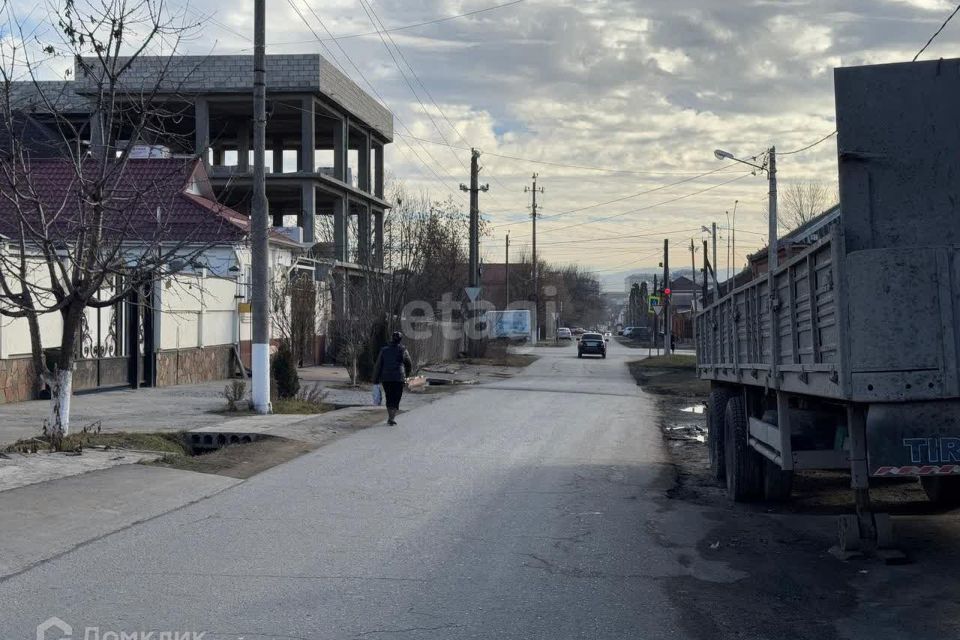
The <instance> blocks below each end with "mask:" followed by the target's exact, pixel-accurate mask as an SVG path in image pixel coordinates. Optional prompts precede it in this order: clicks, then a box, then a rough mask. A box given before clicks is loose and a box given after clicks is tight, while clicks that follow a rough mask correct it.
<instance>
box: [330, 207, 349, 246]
mask: <svg viewBox="0 0 960 640" xmlns="http://www.w3.org/2000/svg"><path fill="white" fill-rule="evenodd" d="M349 219H350V201H349V200H348V199H347V198H346V197H341V198H339V199H337V200H336V201H335V202H334V205H333V257H334V258H335V259H337V260H339V261H341V262H346V261H347V253H348V252H347V249H348V247H347V221H348V220H349Z"/></svg>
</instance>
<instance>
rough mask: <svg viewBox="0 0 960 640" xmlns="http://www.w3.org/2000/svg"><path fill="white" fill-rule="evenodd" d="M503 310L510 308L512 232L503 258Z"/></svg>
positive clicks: (508, 237)
mask: <svg viewBox="0 0 960 640" xmlns="http://www.w3.org/2000/svg"><path fill="white" fill-rule="evenodd" d="M503 288H504V289H505V291H504V292H503V308H504V309H506V308H507V307H509V306H510V232H509V231H507V247H506V250H505V252H504V256H503Z"/></svg>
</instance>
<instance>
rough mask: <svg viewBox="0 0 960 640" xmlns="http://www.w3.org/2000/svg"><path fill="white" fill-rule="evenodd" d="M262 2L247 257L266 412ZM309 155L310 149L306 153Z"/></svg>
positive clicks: (259, 386)
mask: <svg viewBox="0 0 960 640" xmlns="http://www.w3.org/2000/svg"><path fill="white" fill-rule="evenodd" d="M266 12H267V8H266V0H255V1H254V7H253V24H254V26H253V202H252V211H251V213H252V215H251V220H250V227H251V228H250V254H251V262H252V263H253V264H252V271H253V273H252V276H253V278H252V279H253V348H252V354H251V356H252V357H251V363H250V364H251V365H252V366H251V375H252V377H253V389H252V394H251V395H252V400H253V409H254V411H256V412H257V413H260V414H264V413H270V411H271V407H270V309H269V305H268V302H267V300H268V292H267V287H268V283H267V278H268V275H269V274H268V266H267V263H268V262H269V246H268V244H267V225H268V220H267V194H266V165H265V162H266V157H265V156H266V144H267V136H266V133H267V78H266V76H267V68H266V67H267V65H266V62H267V55H266V21H267V20H266ZM310 152H311V153H312V150H310Z"/></svg>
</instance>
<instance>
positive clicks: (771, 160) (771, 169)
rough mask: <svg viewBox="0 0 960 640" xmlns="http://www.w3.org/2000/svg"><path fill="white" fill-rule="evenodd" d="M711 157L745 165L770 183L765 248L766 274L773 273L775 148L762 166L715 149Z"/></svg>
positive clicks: (774, 262) (775, 191)
mask: <svg viewBox="0 0 960 640" xmlns="http://www.w3.org/2000/svg"><path fill="white" fill-rule="evenodd" d="M713 155H714V157H715V158H716V159H717V160H733V161H734V162H739V163H741V164H745V165H747V166H750V167H753V168H754V169H757V170H759V171H766V172H767V179H768V180H769V182H770V194H769V206H768V207H767V208H768V209H769V213H770V216H769V220H768V223H769V233H768V234H767V237H768V240H769V246H768V247H767V272H769V273H773V270H774V269H776V268H777V148H776V147H770V148H769V149H768V150H767V161H766V162H765V163H764V164H763V165H759V164H756V163H754V162H749V161H747V160H741V159H740V158H737V157H736V156H734V155H733V154H732V153H730V152H729V151H724V150H722V149H716V150H715V151H714V152H713ZM752 160H756V158H752ZM754 175H756V172H754Z"/></svg>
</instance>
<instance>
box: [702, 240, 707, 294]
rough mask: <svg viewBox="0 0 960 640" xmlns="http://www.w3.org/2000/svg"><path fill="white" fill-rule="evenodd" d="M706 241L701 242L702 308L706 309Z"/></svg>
mask: <svg viewBox="0 0 960 640" xmlns="http://www.w3.org/2000/svg"><path fill="white" fill-rule="evenodd" d="M707 268H708V267H707V241H706V240H704V241H703V285H702V287H701V290H702V292H703V308H704V309H706V304H707Z"/></svg>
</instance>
